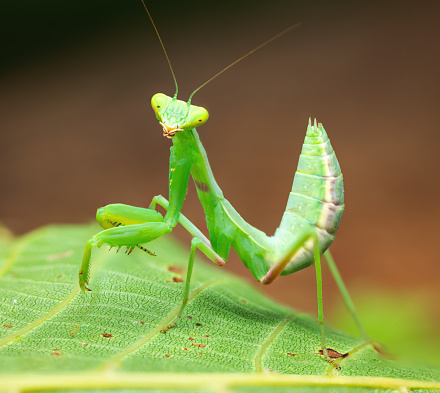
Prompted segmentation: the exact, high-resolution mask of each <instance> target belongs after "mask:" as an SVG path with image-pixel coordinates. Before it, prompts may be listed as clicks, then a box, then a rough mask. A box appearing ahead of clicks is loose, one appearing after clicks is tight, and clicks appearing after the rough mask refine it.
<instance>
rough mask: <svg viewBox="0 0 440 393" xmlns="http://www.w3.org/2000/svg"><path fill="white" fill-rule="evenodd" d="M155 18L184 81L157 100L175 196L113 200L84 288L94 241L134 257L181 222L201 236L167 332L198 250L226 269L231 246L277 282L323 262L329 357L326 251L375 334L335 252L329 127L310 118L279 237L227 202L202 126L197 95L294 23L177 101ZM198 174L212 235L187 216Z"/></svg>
mask: <svg viewBox="0 0 440 393" xmlns="http://www.w3.org/2000/svg"><path fill="white" fill-rule="evenodd" d="M144 6H145V4H144ZM145 8H146V7H145ZM147 12H148V9H147ZM148 15H150V14H149V12H148ZM150 19H151V16H150ZM151 21H152V23H153V26H154V28H155V30H156V33H157V36H158V38H159V40H160V43H161V45H162V48H163V51H164V53H165V56H166V58H167V60H168V64H169V66H170V69H171V73H172V75H173V78H174V81H175V84H176V93H175V95H174V97H169V96H167V95H165V94H162V93H158V94H155V95H154V96H153V98H152V99H151V105H152V108H153V111H154V113H155V115H156V118H157V119H158V121H159V123H160V125H161V127H162V130H163V135H164V136H165V137H166V138H169V139H171V141H172V144H173V145H172V147H171V149H170V151H171V155H170V169H169V200H166V199H165V198H164V197H163V196H161V195H158V196H155V197H154V198H153V200H152V202H151V204H150V206H149V208H148V209H145V208H140V207H134V206H129V205H123V204H112V205H108V206H105V207H102V208H99V209H98V211H97V214H96V218H97V221H98V222H99V224H100V225H101V226H102V227H103V228H104V230H103V231H101V232H99V233H98V234H96V235H95V236H93V237H92V238H91V239H89V240H88V241H87V244H86V247H85V252H84V257H83V261H82V265H81V269H80V272H79V284H80V287H81V290H82V291H83V292H84V291H85V290H89V289H88V288H87V285H88V282H89V276H90V262H91V251H92V247H93V246H98V247H101V246H102V245H104V244H107V245H109V246H110V247H118V249H119V248H120V247H122V246H125V247H127V250H128V254H130V253H131V252H132V251H133V249H134V248H135V247H139V248H140V249H142V250H143V251H145V252H148V253H150V254H151V252H150V251H148V250H147V249H146V248H144V247H143V246H142V245H144V244H146V243H149V242H151V241H152V240H155V239H157V238H159V237H161V236H163V235H166V234H168V233H170V232H172V230H173V228H174V227H175V226H176V225H177V224H178V223H179V224H181V225H182V226H183V227H184V228H185V229H186V230H187V231H188V232H189V233H190V234H191V235H192V237H193V238H192V241H191V250H190V256H189V262H188V270H187V278H186V283H185V288H184V290H183V294H182V306H181V308H180V311H179V314H178V316H177V317H176V319H175V320H174V321H173V322H172V323H171V324H170V325H168V326H167V327H166V328H165V329H163V332H165V331H166V330H168V329H170V328H172V327H173V326H175V325H176V324H177V321H178V319H179V318H181V316H182V315H183V311H184V309H185V305H186V303H187V301H188V294H189V289H190V284H191V275H192V269H193V264H194V256H195V252H196V249H199V250H200V251H202V252H203V253H204V254H205V255H206V256H207V257H208V258H209V259H210V260H211V261H213V262H214V263H216V264H217V265H219V266H222V265H224V264H225V262H226V260H227V258H228V255H229V251H230V249H231V248H234V249H235V250H236V252H237V254H238V256H239V257H240V259H241V261H242V262H243V263H244V265H245V266H246V267H247V268H248V269H249V270H250V271H251V273H252V274H253V276H254V277H255V278H256V279H257V280H258V281H259V282H260V283H262V284H270V283H272V282H273V281H274V280H275V279H276V278H277V277H278V276H280V275H288V274H291V273H294V272H297V271H299V270H301V269H304V268H306V267H308V266H311V265H312V264H315V269H316V281H317V297H318V320H319V323H320V329H321V347H322V350H323V351H324V354H325V355H326V357H327V351H326V347H325V335H324V313H323V300H322V277H321V261H320V257H321V255H322V254H324V253H325V257H326V260H327V262H328V264H329V267H330V270H331V272H332V274H333V276H334V278H335V280H336V283H337V285H338V287H339V290H340V292H341V294H342V297H343V299H344V301H345V303H346V305H347V307H348V310H349V311H350V313H351V314H352V316H353V318H354V320H355V322H356V324H357V326H358V328H359V330H360V332H361V333H362V335H363V336H364V338H365V339H367V338H368V336H367V334H366V332H365V330H364V329H363V327H362V324H361V323H360V320H359V318H358V316H357V314H356V311H355V308H354V305H353V302H352V301H351V298H350V295H349V294H348V291H347V289H346V287H345V285H344V283H343V281H342V279H341V276H340V274H339V272H338V270H337V268H336V265H335V263H334V261H333V258H332V257H331V255H330V254H329V251H327V249H328V247H329V246H330V244H331V243H332V242H333V240H334V238H335V234H336V231H337V229H338V226H339V222H340V220H341V217H342V213H343V211H344V185H343V178H342V173H341V169H340V166H339V163H338V160H337V158H336V155H335V152H334V151H333V148H332V146H331V144H330V140H329V139H328V137H327V134H326V131H325V130H324V127H323V126H322V124H319V123H317V122H316V120H315V121H314V122H313V123H312V122H311V121H310V120H309V124H308V127H307V133H306V137H305V141H304V144H303V147H302V152H301V155H300V158H299V163H298V168H297V171H296V173H295V176H294V181H293V186H292V190H291V192H290V195H289V198H288V202H287V206H286V210H285V212H284V214H283V217H282V220H281V223H280V226H279V227H278V228H277V230H276V231H275V234H274V235H273V236H267V235H266V234H265V233H264V232H262V231H260V230H258V229H256V228H254V227H253V226H251V225H250V224H248V223H247V222H246V221H245V220H244V219H243V218H242V217H241V216H240V215H239V214H238V212H237V211H236V210H235V209H234V207H233V206H232V205H231V204H230V203H229V202H228V201H227V199H225V197H224V196H223V193H222V190H221V189H220V187H219V186H218V184H217V182H216V181H215V179H214V175H213V173H212V171H211V168H210V165H209V162H208V158H207V155H206V151H205V149H204V148H203V145H202V143H201V141H200V139H199V135H198V133H197V131H196V128H195V127H199V126H202V125H203V124H204V123H205V122H206V121H207V120H208V117H209V115H208V112H207V110H206V109H204V108H202V107H200V106H195V105H191V98H192V96H193V95H194V93H195V92H196V91H198V90H199V89H200V88H201V87H203V86H205V85H206V84H207V83H209V82H210V81H211V80H212V79H214V78H215V77H217V76H218V75H219V74H221V73H222V72H224V71H226V69H228V68H230V67H231V66H232V65H234V64H235V63H237V62H238V61H240V60H241V59H242V58H244V57H246V56H248V55H249V54H250V53H252V52H255V51H256V50H258V49H260V48H261V47H262V46H264V45H266V44H267V43H269V42H270V41H272V40H273V39H275V38H277V37H278V36H280V35H281V34H284V33H285V32H286V31H287V30H290V29H291V28H292V27H293V26H291V27H290V28H288V29H286V30H285V31H284V32H282V33H280V34H278V35H277V36H275V37H273V38H272V39H270V40H269V41H266V42H265V43H264V44H262V45H260V46H259V47H257V48H256V49H254V50H253V51H251V52H249V53H248V54H247V55H245V56H243V57H242V58H240V59H238V60H237V61H236V62H234V63H232V64H231V65H230V66H228V67H226V68H225V69H223V70H222V71H220V72H219V73H218V74H216V75H215V76H214V77H213V78H211V79H210V80H208V81H207V82H205V83H204V84H203V85H202V86H200V87H199V88H198V89H196V90H195V91H194V92H193V93H192V94H191V96H190V98H189V100H188V102H185V101H180V100H178V99H177V90H178V89H177V81H176V78H175V76H174V72H173V69H172V67H171V63H170V61H169V59H168V55H167V53H166V50H165V47H164V45H163V43H162V40H161V38H160V36H159V33H158V31H157V29H156V26H155V25H154V22H153V20H152V19H151ZM190 175H191V177H192V178H193V180H194V183H195V185H196V188H197V194H198V198H199V200H200V203H201V204H202V207H203V209H204V212H205V216H206V222H207V227H208V232H209V239H208V238H207V237H206V236H205V235H204V234H203V233H202V232H201V231H200V230H199V229H198V228H197V227H196V226H195V225H194V224H193V223H191V222H190V221H189V220H188V219H187V218H186V217H185V216H184V215H183V214H182V213H181V211H182V206H183V202H184V199H185V194H186V191H187V187H188V181H189V177H190ZM156 205H160V206H162V207H163V208H164V209H165V210H166V214H165V216H163V215H162V214H161V213H159V212H158V211H156V210H155V208H156Z"/></svg>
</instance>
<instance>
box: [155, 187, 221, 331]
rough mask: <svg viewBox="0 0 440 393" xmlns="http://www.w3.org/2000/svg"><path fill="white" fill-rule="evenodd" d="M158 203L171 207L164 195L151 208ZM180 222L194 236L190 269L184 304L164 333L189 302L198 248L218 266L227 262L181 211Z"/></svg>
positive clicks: (166, 207) (184, 292)
mask: <svg viewBox="0 0 440 393" xmlns="http://www.w3.org/2000/svg"><path fill="white" fill-rule="evenodd" d="M156 204H159V205H160V206H162V207H163V208H164V209H165V210H167V209H168V207H169V202H168V201H167V200H166V199H165V198H164V197H163V196H162V195H157V196H155V197H154V198H153V200H152V201H151V204H150V207H149V208H150V209H152V210H154V209H155V208H156ZM178 222H179V223H180V224H181V225H182V226H183V227H184V228H185V229H186V230H187V231H188V232H189V233H190V234H191V235H192V236H193V239H192V241H191V251H190V256H189V262H188V269H187V273H186V282H185V289H184V291H183V295H182V305H181V307H180V310H179V313H178V314H177V316H176V318H175V319H174V321H173V322H172V323H170V324H169V325H168V326H166V327H165V328H164V329H162V332H163V333H165V332H166V331H168V330H169V329H170V328H172V327H173V326H175V325H176V324H177V321H178V319H179V318H181V317H182V313H183V310H184V308H185V306H186V304H187V302H188V295H189V288H190V285H191V276H192V270H193V266H194V256H195V252H196V249H197V248H198V249H199V250H200V251H202V252H203V253H204V254H205V255H206V256H207V257H208V258H209V259H211V261H213V262H214V263H216V264H217V265H218V266H223V265H224V264H225V261H224V260H223V258H221V257H220V256H219V255H218V254H217V253H216V252H215V251H214V250H213V249H212V247H211V243H210V242H209V240H208V238H207V237H206V236H205V235H204V234H203V233H202V232H201V231H200V229H198V228H197V227H196V226H195V225H194V224H193V223H192V222H191V221H190V220H188V219H187V218H186V217H185V216H184V215H183V214H182V213H180V215H179V219H178Z"/></svg>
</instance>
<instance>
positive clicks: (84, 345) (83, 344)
mask: <svg viewBox="0 0 440 393" xmlns="http://www.w3.org/2000/svg"><path fill="white" fill-rule="evenodd" d="M80 345H82V346H83V347H87V345H89V344H87V343H82V344H80Z"/></svg>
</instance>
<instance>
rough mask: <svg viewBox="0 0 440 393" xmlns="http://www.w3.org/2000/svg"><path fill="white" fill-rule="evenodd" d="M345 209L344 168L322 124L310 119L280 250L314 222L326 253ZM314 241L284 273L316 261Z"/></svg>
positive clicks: (278, 234) (280, 236)
mask: <svg viewBox="0 0 440 393" xmlns="http://www.w3.org/2000/svg"><path fill="white" fill-rule="evenodd" d="M343 211H344V184H343V179H342V173H341V168H340V167H339V163H338V160H337V158H336V155H335V152H334V151H333V148H332V146H331V144H330V140H329V139H328V137H327V134H326V132H325V130H324V127H323V126H322V124H318V125H316V120H315V124H314V125H312V124H311V123H310V122H309V126H308V127H307V134H306V138H305V140H304V144H303V148H302V151H301V155H300V158H299V162H298V168H297V170H296V173H295V177H294V180H293V185H292V191H291V192H290V195H289V200H288V202H287V206H286V210H285V212H284V215H283V219H282V221H281V224H280V226H279V228H278V229H277V230H276V232H275V235H274V237H273V238H272V239H273V241H275V242H276V243H277V247H276V248H277V250H278V253H280V252H281V253H282V252H283V249H285V248H288V247H289V246H290V245H291V244H292V242H294V241H295V238H296V237H298V236H299V235H300V234H301V233H302V232H301V231H302V230H304V229H306V228H307V227H310V225H313V226H314V227H315V229H316V231H317V234H318V239H319V248H320V251H321V253H323V252H324V251H325V250H327V248H328V247H329V246H330V244H331V243H332V242H333V239H334V237H335V234H336V231H337V229H338V227H339V222H340V220H341V217H342V213H343ZM312 250H313V243H312V241H308V242H306V243H305V245H304V246H303V247H301V249H300V250H299V251H298V252H297V253H296V254H295V255H294V256H293V257H292V259H291V260H290V262H289V263H288V265H287V266H286V267H285V269H284V270H283V273H282V274H290V273H293V272H295V271H297V270H301V269H303V268H305V267H307V266H310V265H311V264H312V263H313V252H312Z"/></svg>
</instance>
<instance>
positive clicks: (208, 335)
mask: <svg viewBox="0 0 440 393" xmlns="http://www.w3.org/2000/svg"><path fill="white" fill-rule="evenodd" d="M203 337H211V336H210V335H209V334H207V335H206V336H203Z"/></svg>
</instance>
